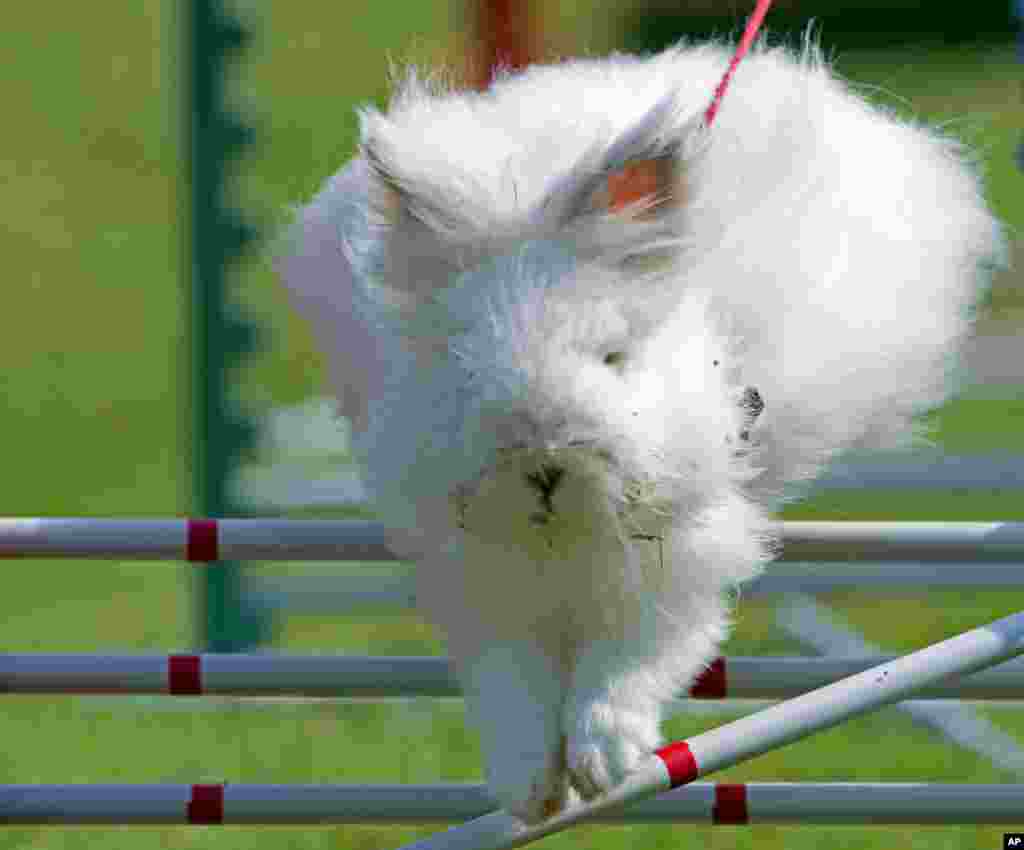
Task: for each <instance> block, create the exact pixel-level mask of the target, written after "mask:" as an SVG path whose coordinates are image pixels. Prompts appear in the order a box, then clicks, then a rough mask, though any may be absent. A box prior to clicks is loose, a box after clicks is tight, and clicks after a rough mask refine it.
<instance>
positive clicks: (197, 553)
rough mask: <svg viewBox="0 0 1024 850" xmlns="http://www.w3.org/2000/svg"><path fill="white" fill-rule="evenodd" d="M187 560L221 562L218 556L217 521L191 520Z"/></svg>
mask: <svg viewBox="0 0 1024 850" xmlns="http://www.w3.org/2000/svg"><path fill="white" fill-rule="evenodd" d="M185 560H187V561H218V560H220V558H219V557H218V554H217V520H215V519H190V520H189V521H188V524H187V537H186V542H185Z"/></svg>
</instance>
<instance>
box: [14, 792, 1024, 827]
mask: <svg viewBox="0 0 1024 850" xmlns="http://www.w3.org/2000/svg"><path fill="white" fill-rule="evenodd" d="M493 808H494V800H493V799H491V797H490V795H489V794H488V793H487V789H486V787H485V786H483V785H481V784H470V783H467V784H448V785H246V784H235V783H229V784H227V785H222V784H211V785H84V784H83V785H0V826H13V825H15V824H24V825H27V824H35V825H41V824H46V825H51V826H56V825H59V826H74V825H82V824H111V825H114V824H199V825H205V826H210V825H217V824H224V825H234V824H266V825H273V824H331V823H334V824H337V823H348V824H358V823H362V824H367V823H373V824H390V825H394V824H409V823H431V822H435V823H436V822H441V823H450V822H451V821H457V820H462V819H465V818H472V817H476V816H478V815H481V814H483V813H484V812H487V811H490V810H491V809H493ZM1022 811H1024V785H954V784H925V783H920V784H919V783H883V782H877V783H867V782H865V783H860V782H856V783H854V782H849V783H847V782H835V783H792V782H750V783H743V784H733V783H711V782H695V783H694V784H692V785H688V786H686V787H685V788H677V789H676V790H674V791H671V792H669V793H667V794H663V795H661V796H660V797H658V798H657V799H654V800H643V801H641V802H638V803H634V804H632V805H630V806H628V807H627V808H625V809H624V810H623V811H617V812H602V813H600V814H597V815H595V816H594V818H593V819H592V820H593V821H594V822H602V823H611V824H625V823H698V824H700V823H702V824H716V825H732V826H737V825H747V824H761V823H796V824H865V825H877V824H1001V823H1005V824H1017V825H1018V826H1019V825H1020V819H1021V812H1022Z"/></svg>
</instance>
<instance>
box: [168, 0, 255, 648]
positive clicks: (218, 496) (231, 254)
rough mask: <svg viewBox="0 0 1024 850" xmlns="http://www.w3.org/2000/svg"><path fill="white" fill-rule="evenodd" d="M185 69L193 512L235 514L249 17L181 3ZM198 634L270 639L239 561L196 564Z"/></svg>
mask: <svg viewBox="0 0 1024 850" xmlns="http://www.w3.org/2000/svg"><path fill="white" fill-rule="evenodd" d="M182 14H183V15H185V16H186V20H185V21H183V24H184V50H185V53H186V55H185V56H184V57H183V58H184V61H183V62H182V70H183V72H184V73H185V74H186V75H187V79H186V81H185V85H183V87H182V88H183V92H184V94H185V96H186V97H187V99H188V100H187V105H186V107H185V109H184V110H183V119H184V121H183V123H184V124H185V134H186V135H185V139H184V141H185V145H184V147H185V150H186V156H187V163H186V170H185V175H186V180H187V181H188V182H189V183H190V186H189V190H190V191H189V199H190V222H189V228H188V237H187V238H188V239H189V243H190V244H189V246H188V250H187V253H186V257H187V258H188V260H187V261H186V262H187V265H188V267H189V268H190V271H191V280H190V290H191V303H190V310H191V314H190V317H189V318H190V321H189V327H190V328H191V378H192V398H191V427H190V432H191V447H190V453H191V461H192V469H191V473H192V514H193V515H194V516H231V515H232V514H233V513H235V507H236V506H234V505H232V504H230V494H229V492H228V483H229V481H230V476H231V472H232V470H233V469H235V468H236V467H237V465H238V461H239V456H240V454H241V453H242V452H243V451H245V450H246V449H247V448H248V447H249V446H251V445H252V443H253V438H254V436H255V428H254V426H253V425H252V424H251V422H250V421H249V420H248V418H247V417H246V416H245V415H244V413H243V412H242V411H241V410H240V409H238V407H237V405H234V404H232V402H231V401H230V399H229V396H228V392H227V391H228V387H229V376H230V373H231V371H232V370H233V369H234V368H235V367H237V366H238V364H239V363H240V362H241V361H242V360H243V358H244V357H245V356H246V355H247V354H249V353H250V352H252V351H253V350H254V348H255V344H256V328H255V327H254V325H253V323H252V322H250V321H247V320H246V319H245V318H244V316H243V315H242V313H241V311H240V309H239V307H238V306H237V305H235V304H230V303H228V299H227V297H226V292H225V285H226V277H227V274H226V273H227V270H228V268H229V267H230V264H231V263H232V262H234V261H235V260H237V259H238V258H239V257H241V256H242V255H243V254H244V253H245V251H246V249H247V247H248V246H250V245H251V244H252V243H253V242H254V241H255V240H256V236H257V234H256V231H255V229H254V228H253V227H251V226H249V225H248V224H247V223H246V222H245V220H244V219H243V218H242V214H241V212H240V211H238V210H236V209H233V208H231V207H230V206H229V205H228V203H227V201H226V199H225V191H224V189H225V184H226V182H227V180H228V177H229V175H228V168H229V166H230V164H231V161H232V160H233V159H235V158H237V157H238V156H239V154H240V153H241V151H242V150H243V149H244V148H245V147H246V145H248V144H251V140H252V135H253V134H252V131H251V129H250V128H249V127H248V126H246V124H245V123H244V122H243V121H242V120H241V118H239V117H238V116H236V115H232V114H230V113H229V112H228V111H226V110H225V109H224V103H223V93H224V91H223V90H224V66H225V63H226V62H227V60H228V58H229V55H230V54H231V53H233V52H237V51H239V50H240V49H241V48H243V47H244V46H245V43H246V41H247V33H246V30H245V29H244V27H243V26H242V23H241V22H240V21H238V20H236V19H235V18H233V17H232V16H231V15H229V14H228V13H227V12H226V11H225V10H224V9H223V8H222V4H221V3H220V2H219V1H218V0H191V2H189V3H186V4H183V6H182ZM196 581H197V585H196V598H197V600H198V602H199V611H198V616H197V622H198V625H199V628H200V629H201V630H202V631H201V634H200V635H199V643H200V644H201V645H202V646H203V647H204V648H205V649H206V651H208V652H239V651H241V650H244V649H247V648H250V647H252V646H254V645H255V644H257V643H259V642H261V641H263V640H264V639H265V638H266V636H267V634H268V630H269V623H268V622H267V618H266V616H265V615H263V614H261V613H259V612H255V611H250V610H246V608H245V607H244V606H243V599H242V593H241V591H242V576H241V567H240V566H239V565H238V564H236V563H228V562H222V563H219V564H211V565H209V567H208V568H204V569H202V570H200V571H197V575H196Z"/></svg>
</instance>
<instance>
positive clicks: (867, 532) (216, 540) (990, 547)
mask: <svg viewBox="0 0 1024 850" xmlns="http://www.w3.org/2000/svg"><path fill="white" fill-rule="evenodd" d="M778 531H779V532H780V534H781V538H782V544H783V549H782V554H781V558H780V560H783V561H814V562H824V561H850V560H873V561H964V560H971V561H1002V562H1014V563H1022V564H1024V522H782V523H779V524H778ZM0 557H4V558H107V559H119V560H127V559H137V560H182V561H194V562H210V561H218V560H230V561H288V560H300V561H393V560H395V559H396V557H395V555H394V554H393V553H392V552H391V551H390V550H389V549H388V546H387V541H386V531H385V526H384V525H382V524H381V523H377V522H371V521H364V520H310V519H307V520H302V519H220V520H216V519H123V520H122V519H85V518H41V517H37V518H7V519H0Z"/></svg>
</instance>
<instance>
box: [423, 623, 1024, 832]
mask: <svg viewBox="0 0 1024 850" xmlns="http://www.w3.org/2000/svg"><path fill="white" fill-rule="evenodd" d="M1021 653H1024V612H1022V613H1018V614H1013V615H1011V616H1009V617H1005V618H1003V619H1001V620H996V621H995V622H994V623H990V624H989V625H987V626H982V627H981V628H977V629H972V630H971V631H968V632H964V633H963V634H960V635H957V636H956V637H952V638H949V639H948V640H944V641H941V642H940V643H936V644H933V645H932V646H929V647H927V648H925V649H921V650H918V651H917V652H913V653H911V654H910V655H905V656H903V657H901V658H898V659H896V660H895V661H892V662H889V663H887V664H881V665H879V666H877V667H872V668H870V669H868V670H865V671H864V672H862V673H857V674H856V675H854V676H850V677H848V678H845V679H842V680H840V681H838V682H836V683H834V684H832V685H827V686H826V687H824V688H819V689H818V690H815V691H811V692H810V693H807V694H804V695H803V696H799V697H796V698H795V699H792V700H788V701H786V702H782V703H779V704H777V705H774V706H771V707H770V708H767V709H765V710H764V711H759V712H757V713H756V714H751V715H749V716H747V717H743V718H741V719H739V720H736V721H733V722H732V723H726V724H725V725H723V726H720V727H718V728H717V729H713V730H711V731H709V732H704V733H702V734H700V735H696V736H695V737H693V738H689V739H687V740H685V741H677V742H675V743H672V744H669V745H667V746H665V747H662V748H661V749H660V750H658V751H657V752H655V753H654V754H653V755H651V756H650V757H649V758H648V759H647V760H646V761H644V762H643V763H642V764H641V765H640V766H639V767H638V768H637V770H636V771H635V772H634V773H632V774H631V775H630V776H628V777H627V778H626V780H625V781H624V782H623V783H622V784H621V785H619V786H617V787H616V788H613V789H612V790H611V791H609V792H608V793H607V794H605V795H603V796H601V797H599V798H597V799H595V800H593V801H591V802H587V803H582V804H580V805H578V806H576V807H574V808H572V809H569V810H567V811H564V812H561V813H559V814H557V815H555V816H554V817H551V818H548V819H547V820H544V821H542V822H540V823H538V824H535V825H533V826H527V825H526V824H524V823H523V822H522V821H520V820H518V819H517V818H515V817H513V816H512V815H510V814H508V813H506V812H505V811H503V810H498V811H496V812H492V813H491V814H489V815H485V816H484V817H482V818H478V819H476V820H473V821H469V822H468V823H466V824H464V825H462V826H459V827H455V828H453V829H449V830H447V831H446V832H443V833H437V834H436V835H433V836H431V837H429V838H426V839H424V840H423V841H417V842H415V843H414V844H410V845H407V850H442V848H443V850H505V848H511V847H521V846H522V845H524V844H529V843H530V842H532V841H535V840H536V839H538V838H541V837H543V836H545V835H550V834H551V833H553V832H560V831H561V830H563V829H565V828H566V827H568V826H572V825H573V824H575V823H579V822H580V821H583V820H587V819H590V818H592V817H594V816H595V815H598V814H600V813H604V812H607V811H609V810H617V809H619V808H620V807H621V806H623V805H624V804H626V803H632V802H634V801H636V800H640V799H642V798H644V797H649V796H652V795H654V794H656V793H658V792H660V791H667V790H669V789H670V788H678V787H680V786H683V785H688V784H689V783H691V782H693V781H694V780H696V779H697V778H699V777H701V776H706V775H707V774H709V773H713V772H714V771H716V770H721V769H723V768H726V767H731V766H732V765H734V764H737V763H739V762H742V761H745V760H747V759H750V758H753V757H754V756H758V755H761V754H762V753H765V752H768V751H769V750H773V749H777V748H778V747H781V746H784V745H785V744H788V743H791V742H793V741H796V740H799V739H800V738H805V737H807V736H808V735H811V734H813V733H814V732H818V731H820V730H822V729H827V728H829V727H831V726H835V725H836V724H838V723H841V722H842V721H844V720H847V719H849V718H851V717H855V716H856V715H859V714H864V713H866V712H868V711H872V710H874V709H877V708H880V707H881V706H883V705H888V704H889V703H893V702H898V701H899V700H901V699H904V698H905V697H907V696H909V695H911V694H913V693H914V692H915V691H917V690H920V689H922V688H925V687H928V686H930V685H935V684H937V683H939V682H941V681H943V680H945V679H946V678H947V677H951V676H959V675H964V674H967V673H971V672H973V671H975V670H979V669H981V668H983V667H991V666H992V665H994V664H997V663H999V662H1000V661H1003V660H1005V659H1007V658H1011V657H1013V656H1016V655H1020V654H1021Z"/></svg>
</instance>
